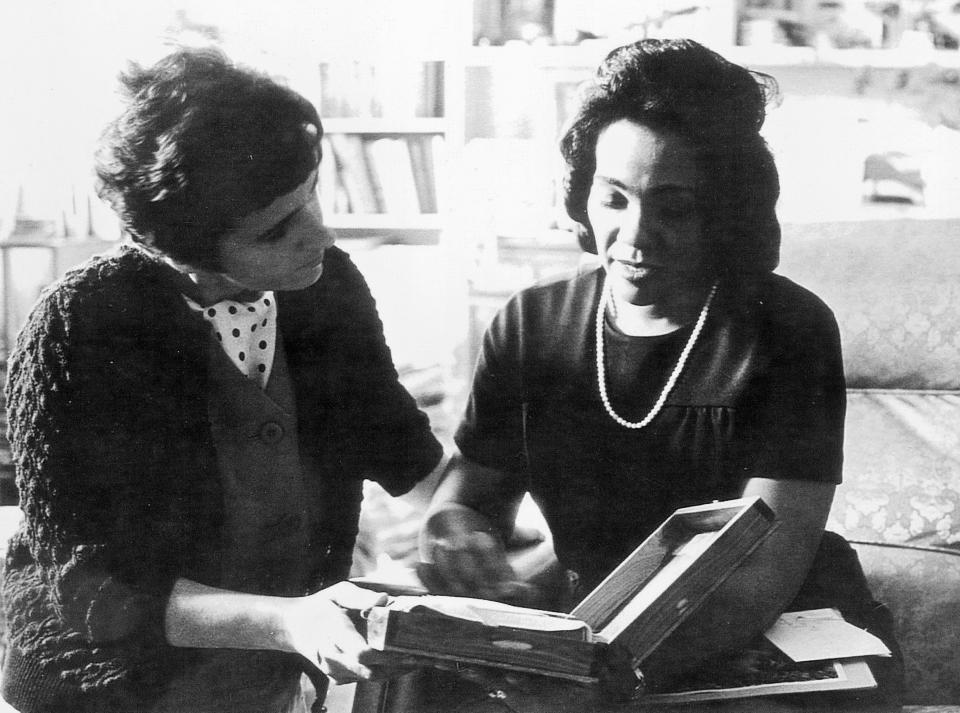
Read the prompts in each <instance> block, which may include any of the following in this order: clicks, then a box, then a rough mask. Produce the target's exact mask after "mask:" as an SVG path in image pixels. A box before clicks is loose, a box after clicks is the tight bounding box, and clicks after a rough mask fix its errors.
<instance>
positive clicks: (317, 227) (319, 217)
mask: <svg viewBox="0 0 960 713" xmlns="http://www.w3.org/2000/svg"><path fill="white" fill-rule="evenodd" d="M297 218H298V220H297V224H296V225H292V226H290V227H291V229H292V230H296V231H297V233H298V236H299V240H298V247H299V248H300V249H301V250H316V249H320V250H326V249H327V248H329V247H332V246H333V243H334V241H335V240H336V234H335V233H334V232H333V231H332V230H331V229H330V228H328V227H327V226H326V225H324V224H323V211H322V210H321V209H320V201H319V200H317V199H316V197H314V198H313V199H312V200H311V201H310V202H309V203H307V204H306V205H305V206H304V208H303V210H302V211H300V214H299V215H298V216H297Z"/></svg>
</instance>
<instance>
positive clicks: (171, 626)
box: [164, 579, 297, 651]
mask: <svg viewBox="0 0 960 713" xmlns="http://www.w3.org/2000/svg"><path fill="white" fill-rule="evenodd" d="M296 605H297V600H296V599H294V598H285V597H271V596H263V595H258V594H244V593H241V592H231V591H227V590H224V589H217V588H215V587H209V586H206V585H204V584H199V583H198V582H194V581H192V580H189V579H179V580H177V582H176V583H175V584H174V587H173V590H172V591H171V593H170V598H169V600H168V602H167V609H166V617H165V622H164V632H165V634H166V637H167V641H168V642H170V643H171V644H172V645H174V646H187V647H196V648H231V649H272V650H275V651H293V650H294V648H293V645H292V643H291V641H290V640H289V636H288V635H287V630H286V624H285V622H286V620H287V619H288V618H289V609H290V608H291V607H293V606H296Z"/></svg>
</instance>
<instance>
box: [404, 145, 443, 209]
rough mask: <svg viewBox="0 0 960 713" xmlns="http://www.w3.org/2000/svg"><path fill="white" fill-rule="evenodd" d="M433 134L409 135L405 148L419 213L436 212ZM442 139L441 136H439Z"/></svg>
mask: <svg viewBox="0 0 960 713" xmlns="http://www.w3.org/2000/svg"><path fill="white" fill-rule="evenodd" d="M435 138H437V137H434V136H409V137H407V139H406V141H407V149H408V150H409V152H410V164H411V166H412V167H413V179H414V181H415V182H416V188H417V196H418V198H419V203H420V212H421V213H436V212H438V211H437V193H436V181H437V177H436V172H435V171H434V162H433V141H434V139H435ZM439 138H440V140H441V141H442V140H443V137H442V136H439Z"/></svg>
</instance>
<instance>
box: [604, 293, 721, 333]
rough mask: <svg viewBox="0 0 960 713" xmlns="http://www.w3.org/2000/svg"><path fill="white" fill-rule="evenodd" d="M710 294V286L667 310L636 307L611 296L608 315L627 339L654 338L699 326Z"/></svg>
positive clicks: (661, 307)
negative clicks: (701, 314)
mask: <svg viewBox="0 0 960 713" xmlns="http://www.w3.org/2000/svg"><path fill="white" fill-rule="evenodd" d="M709 293H710V285H707V286H706V287H705V288H704V289H703V291H702V292H701V291H700V290H695V291H694V292H693V293H691V294H689V295H685V296H684V297H683V298H681V299H677V300H673V301H672V303H671V304H670V306H669V307H668V308H667V307H664V306H663V305H660V304H649V305H635V304H631V303H630V302H627V301H625V300H623V299H621V298H619V297H617V295H616V294H611V295H610V303H609V304H610V308H609V312H608V313H609V315H610V317H611V318H612V322H613V324H614V325H615V326H616V328H617V329H619V330H620V331H621V332H622V333H624V334H626V335H627V336H630V337H655V336H659V335H662V334H670V333H671V332H675V331H677V330H678V329H682V328H683V327H686V326H687V325H690V324H693V323H694V322H696V321H697V317H698V316H699V315H700V311H701V310H702V309H703V303H704V301H706V299H707V295H708V294H709Z"/></svg>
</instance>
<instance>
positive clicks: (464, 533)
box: [417, 506, 535, 604]
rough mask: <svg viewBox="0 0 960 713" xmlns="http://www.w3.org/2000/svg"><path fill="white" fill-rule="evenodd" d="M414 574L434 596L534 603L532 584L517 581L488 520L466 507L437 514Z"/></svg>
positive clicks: (451, 507) (425, 538)
mask: <svg viewBox="0 0 960 713" xmlns="http://www.w3.org/2000/svg"><path fill="white" fill-rule="evenodd" d="M421 554H422V555H423V558H424V560H425V561H424V562H422V563H420V565H419V566H418V569H417V574H418V576H419V577H420V579H421V581H422V582H423V583H424V584H425V585H426V587H427V588H428V589H429V590H430V591H431V592H434V593H437V594H452V595H455V596H461V597H476V598H478V599H495V600H499V601H508V602H511V603H515V604H523V603H525V602H529V601H532V598H533V595H534V594H535V593H534V592H532V591H531V589H532V588H531V586H530V585H528V584H526V583H524V582H522V581H520V580H519V578H518V577H517V575H516V573H515V572H514V570H513V568H512V567H511V566H510V564H509V562H508V561H507V555H506V551H505V549H504V546H503V542H502V540H501V539H500V537H499V536H497V535H496V534H495V532H494V530H493V527H491V525H490V522H489V521H488V520H487V519H486V518H485V517H484V516H483V515H481V514H480V513H478V512H477V511H475V510H473V509H471V508H468V507H465V506H449V507H446V508H444V509H443V510H442V511H439V512H435V513H434V514H433V515H432V516H431V518H430V521H429V523H428V526H427V528H426V532H425V534H424V538H423V542H422V546H421Z"/></svg>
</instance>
